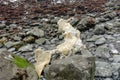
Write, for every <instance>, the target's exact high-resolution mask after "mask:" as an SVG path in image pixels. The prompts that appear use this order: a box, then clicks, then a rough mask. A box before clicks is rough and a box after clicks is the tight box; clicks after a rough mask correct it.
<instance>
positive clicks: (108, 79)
mask: <svg viewBox="0 0 120 80" xmlns="http://www.w3.org/2000/svg"><path fill="white" fill-rule="evenodd" d="M104 80H113V79H112V78H106V79H104Z"/></svg>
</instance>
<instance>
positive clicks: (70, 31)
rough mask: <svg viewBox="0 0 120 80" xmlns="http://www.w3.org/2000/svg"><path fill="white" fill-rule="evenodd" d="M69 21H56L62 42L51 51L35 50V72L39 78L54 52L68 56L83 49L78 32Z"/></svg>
mask: <svg viewBox="0 0 120 80" xmlns="http://www.w3.org/2000/svg"><path fill="white" fill-rule="evenodd" d="M69 20H71V19H68V20H64V19H60V20H59V21H58V27H59V31H61V32H63V34H62V35H63V36H64V42H63V43H62V44H59V45H58V46H56V48H55V49H53V50H46V51H44V50H42V49H41V48H38V49H36V50H35V59H36V64H35V68H36V72H37V73H38V75H39V76H40V75H41V73H42V70H43V69H44V67H45V66H46V65H47V64H49V62H50V59H51V55H52V54H55V53H56V52H60V53H62V54H63V55H64V56H67V55H68V54H73V53H76V52H77V51H80V50H81V49H83V48H85V45H83V43H82V40H81V39H80V32H79V31H78V30H77V29H75V28H74V27H72V25H71V24H70V23H69Z"/></svg>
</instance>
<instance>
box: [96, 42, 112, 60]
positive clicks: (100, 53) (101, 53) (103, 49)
mask: <svg viewBox="0 0 120 80" xmlns="http://www.w3.org/2000/svg"><path fill="white" fill-rule="evenodd" d="M95 56H96V57H98V58H103V59H104V58H105V59H108V58H110V53H109V48H108V47H107V45H106V44H105V45H102V46H98V48H97V49H96V51H95Z"/></svg>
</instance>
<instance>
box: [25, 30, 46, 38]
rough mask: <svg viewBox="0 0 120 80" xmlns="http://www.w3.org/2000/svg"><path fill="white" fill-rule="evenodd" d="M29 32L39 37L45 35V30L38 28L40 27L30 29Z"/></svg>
mask: <svg viewBox="0 0 120 80" xmlns="http://www.w3.org/2000/svg"><path fill="white" fill-rule="evenodd" d="M27 34H29V35H34V36H37V37H43V36H44V31H43V30H41V29H38V28H34V29H32V30H30V31H28V32H27Z"/></svg>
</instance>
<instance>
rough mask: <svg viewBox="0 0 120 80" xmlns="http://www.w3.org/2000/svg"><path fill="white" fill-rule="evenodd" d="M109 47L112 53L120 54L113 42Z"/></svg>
mask: <svg viewBox="0 0 120 80" xmlns="http://www.w3.org/2000/svg"><path fill="white" fill-rule="evenodd" d="M109 49H110V51H111V53H112V54H119V51H118V50H117V49H116V48H115V47H114V45H113V44H109Z"/></svg>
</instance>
